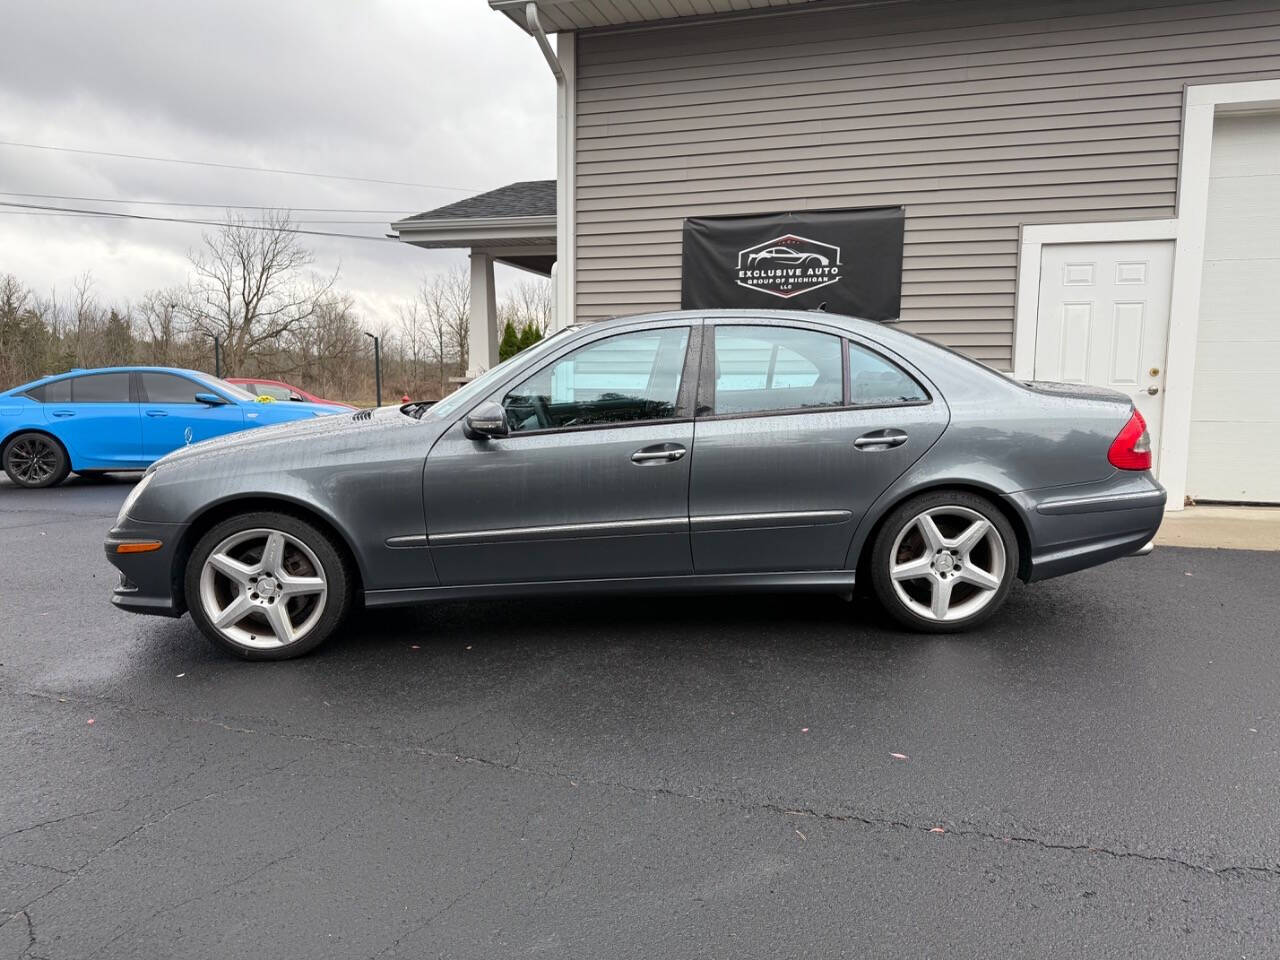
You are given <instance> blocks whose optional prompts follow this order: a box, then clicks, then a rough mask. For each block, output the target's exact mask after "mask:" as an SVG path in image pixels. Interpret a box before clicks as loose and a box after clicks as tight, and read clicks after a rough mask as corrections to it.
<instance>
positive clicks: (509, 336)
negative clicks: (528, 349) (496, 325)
mask: <svg viewBox="0 0 1280 960" xmlns="http://www.w3.org/2000/svg"><path fill="white" fill-rule="evenodd" d="M523 349H524V346H523V344H521V342H520V335H519V334H517V333H516V327H515V324H513V323H512V322H511V321H510V320H508V321H507V325H506V326H505V327H503V328H502V339H501V340H500V341H499V342H498V359H499V360H507V359H509V358H511V357H514V356H515V355H516V354H517V353H519V352H520V351H521V350H523Z"/></svg>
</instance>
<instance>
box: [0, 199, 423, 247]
mask: <svg viewBox="0 0 1280 960" xmlns="http://www.w3.org/2000/svg"><path fill="white" fill-rule="evenodd" d="M0 207H18V208H20V209H23V210H43V211H49V212H53V213H78V214H82V215H85V216H89V217H100V218H104V219H110V220H148V221H152V222H155V223H193V224H199V225H201V226H206V227H225V226H226V225H227V224H226V223H225V222H223V221H219V220H197V219H194V218H190V217H152V216H147V215H145V214H141V213H117V212H116V211H114V210H84V209H80V208H77V207H57V206H52V205H46V204H38V203H15V202H13V201H11V200H0ZM378 222H379V223H380V222H381V221H378ZM239 226H242V227H244V228H245V229H246V230H283V231H284V232H285V233H300V234H306V235H307V236H312V237H342V238H343V239H347V240H374V241H377V242H378V243H399V242H400V241H399V240H397V239H396V238H394V237H373V236H370V235H369V234H367V233H337V232H335V231H328V230H299V229H296V228H294V227H278V226H259V225H257V224H254V223H243V224H239Z"/></svg>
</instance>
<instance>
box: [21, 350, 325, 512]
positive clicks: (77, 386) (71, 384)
mask: <svg viewBox="0 0 1280 960" xmlns="http://www.w3.org/2000/svg"><path fill="white" fill-rule="evenodd" d="M345 412H347V411H346V409H345V408H343V407H337V406H330V405H328V404H322V403H263V402H261V401H259V400H258V399H257V398H256V397H254V396H253V394H251V393H248V392H247V391H245V390H242V389H241V388H240V387H237V386H235V385H234V384H230V383H227V382H226V381H225V380H220V379H218V378H217V377H211V376H209V375H208V374H205V373H200V372H198V371H196V370H180V369H175V368H171V367H103V368H100V369H96V370H73V371H71V372H70V373H61V374H57V375H55V376H51V377H45V378H43V379H41V380H35V381H32V382H31V383H27V384H24V385H23V386H21V387H15V388H14V389H12V390H10V391H8V392H7V393H0V462H3V464H4V471H5V473H7V474H8V475H9V479H10V480H12V481H13V482H14V483H16V484H18V485H19V486H22V487H51V486H53V485H54V484H57V483H61V482H62V481H63V480H64V479H65V478H66V476H67V474H68V473H70V472H72V471H75V472H76V473H79V474H82V475H84V474H95V473H105V472H107V471H110V470H142V469H144V468H146V467H147V466H149V465H150V464H151V463H153V462H154V461H156V460H159V459H160V458H161V457H163V456H164V455H165V454H166V453H170V452H171V451H173V450H177V449H178V448H179V447H182V446H187V445H190V444H193V443H198V442H199V441H201V440H208V439H209V438H210V437H218V436H221V435H222V434H224V433H233V432H235V431H237V430H244V429H246V428H248V427H262V426H267V425H268V424H273V423H285V422H286V421H290V420H308V419H310V418H312V417H320V416H325V415H327V414H331V413H345Z"/></svg>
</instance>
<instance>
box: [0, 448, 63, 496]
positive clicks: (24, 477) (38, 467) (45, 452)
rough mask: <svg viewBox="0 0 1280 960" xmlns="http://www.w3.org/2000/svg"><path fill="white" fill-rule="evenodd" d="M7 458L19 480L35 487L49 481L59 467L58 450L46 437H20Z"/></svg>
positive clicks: (8, 464)
mask: <svg viewBox="0 0 1280 960" xmlns="http://www.w3.org/2000/svg"><path fill="white" fill-rule="evenodd" d="M7 459H8V463H7V466H8V467H9V470H10V471H11V472H12V473H13V475H14V476H15V477H16V478H17V479H18V481H19V482H20V483H24V484H27V485H29V486H33V487H35V486H40V485H41V484H44V483H47V482H48V480H49V478H50V477H52V476H53V475H54V473H55V472H57V469H58V450H57V448H56V447H54V445H53V442H52V441H51V440H47V439H45V438H44V437H19V438H18V439H17V440H15V441H14V442H13V445H12V446H11V447H10V448H9V456H8V458H7Z"/></svg>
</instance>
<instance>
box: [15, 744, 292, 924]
mask: <svg viewBox="0 0 1280 960" xmlns="http://www.w3.org/2000/svg"><path fill="white" fill-rule="evenodd" d="M304 759H306V758H305V757H301V756H300V757H294V758H293V759H292V760H289V761H287V762H285V763H282V764H279V765H278V766H275V767H271V768H269V769H267V770H263V771H261V772H260V773H256V774H254V775H253V776H251V777H247V778H245V780H243V781H242V782H241V783H238V784H235V785H233V786H230V787H224V788H223V789H220V790H214V791H212V792H211V793H207V794H204V795H203V796H199V797H193V798H191V799H190V800H184V801H183V802H182V803H179V804H177V805H175V806H173V807H170V808H169V809H168V810H166V811H164V812H163V813H162V814H160V815H159V816H155V817H151V818H150V819H148V820H145V821H143V822H142V823H141V824H139V825H138V826H136V827H134V828H133V829H132V830H130V831H129V832H128V833H125V834H123V835H122V836H120V837H117V838H116V839H115V840H112V841H111V842H110V843H109V844H107V845H106V846H105V847H103V848H102V849H100V850H98V851H97V852H96V853H94V854H92V855H91V856H90V857H89V858H88V859H87V860H85V861H84V862H83V863H81V864H80V865H79V866H77V867H75V868H74V869H72V870H59V869H58V868H57V867H48V868H47V869H50V870H53V871H55V872H56V873H59V874H62V875H63V879H62V880H60V881H58V882H57V883H56V884H54V885H53V886H52V887H50V888H49V889H47V890H45V891H44V892H43V893H41V894H39V895H38V896H36V897H35V898H33V899H31V900H28V901H27V902H26V903H24V904H23V905H22V906H21V907H19V908H18V910H17V911H15V912H14V913H13V916H11V917H9V920H6V921H4V923H0V927H3V926H4V925H5V924H6V923H8V922H9V921H10V920H13V919H14V918H15V917H17V916H20V915H23V914H26V915H27V917H28V922H29V923H30V922H31V921H30V913H29V911H30V910H31V908H32V907H34V906H35V905H36V904H37V903H39V902H40V901H42V900H45V899H47V898H48V897H50V896H52V895H53V894H55V893H57V892H58V891H59V890H61V889H62V888H63V887H65V886H66V885H67V884H69V883H73V882H75V881H76V880H77V879H78V878H79V877H80V876H81V874H83V873H84V871H85V870H87V869H88V868H89V867H90V866H92V865H93V864H94V863H96V862H97V861H98V860H100V859H101V858H102V857H104V856H106V855H107V854H108V853H110V852H111V851H112V850H114V849H116V848H117V847H119V846H120V845H121V844H123V843H127V842H128V841H129V840H132V839H133V838H134V837H136V836H138V834H140V833H142V832H143V831H144V830H146V829H147V828H148V827H153V826H155V825H156V824H159V823H163V822H164V821H165V820H167V819H169V818H170V817H171V816H173V815H174V814H175V813H178V812H179V811H180V810H184V809H186V808H187V807H190V806H192V805H194V804H197V803H203V802H204V801H206V800H211V799H213V798H214V797H217V796H221V795H222V794H225V793H231V792H233V791H236V790H240V789H242V788H243V787H245V786H247V785H248V784H249V783H251V782H252V781H254V780H256V779H258V778H260V777H266V776H271V775H272V774H274V773H279V772H280V771H281V770H284V769H286V768H288V767H290V766H293V764H295V763H299V762H301V761H302V760H304ZM125 806H128V804H127V803H126V804H124V805H122V806H121V807H120V808H119V809H124V807H125ZM87 815H88V813H87V812H86V813H81V814H72V815H68V816H66V817H60V818H57V820H55V821H52V822H62V821H64V820H73V819H75V818H76V817H77V816H87ZM39 826H48V823H44V824H33V825H32V826H31V827H29V828H24V830H18V831H15V833H23V832H25V830H26V829H36V827H39ZM12 835H13V834H9V836H12ZM32 866H43V864H32ZM117 939H118V938H117ZM28 949H29V948H28Z"/></svg>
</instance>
